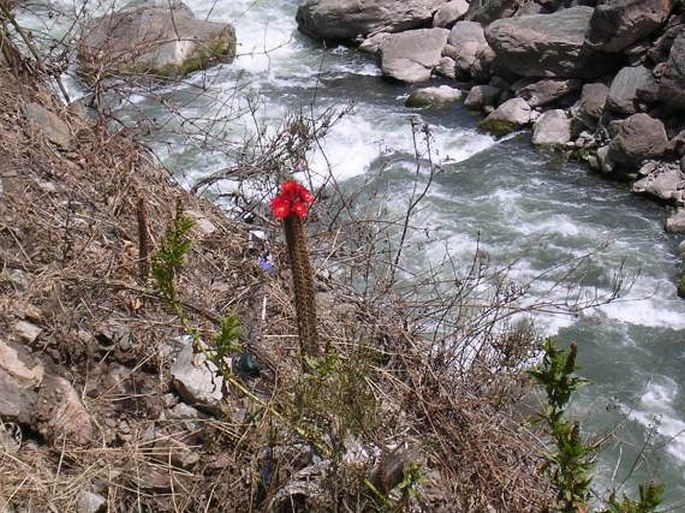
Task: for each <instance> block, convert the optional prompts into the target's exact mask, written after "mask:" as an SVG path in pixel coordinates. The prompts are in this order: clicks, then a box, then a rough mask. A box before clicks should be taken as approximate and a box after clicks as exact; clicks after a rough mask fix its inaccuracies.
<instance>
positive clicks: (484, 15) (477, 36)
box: [297, 0, 685, 296]
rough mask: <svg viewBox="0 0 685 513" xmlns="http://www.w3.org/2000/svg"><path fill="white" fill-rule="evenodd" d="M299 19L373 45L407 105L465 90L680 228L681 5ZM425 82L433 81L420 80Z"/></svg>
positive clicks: (384, 7)
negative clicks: (406, 91) (408, 87)
mask: <svg viewBox="0 0 685 513" xmlns="http://www.w3.org/2000/svg"><path fill="white" fill-rule="evenodd" d="M297 21H298V26H299V29H300V31H302V32H303V33H305V34H307V35H309V36H311V37H313V38H315V39H319V40H325V41H332V42H335V43H341V42H342V43H344V44H349V45H358V46H359V48H360V50H362V51H366V52H370V53H371V54H373V55H374V56H375V57H376V59H377V61H378V64H379V66H380V67H381V69H382V72H383V75H384V76H385V77H387V78H389V79H392V80H398V81H402V82H406V83H409V84H416V86H415V87H414V88H412V91H413V92H412V93H411V95H410V97H409V99H408V101H407V104H408V105H410V106H429V107H435V108H445V107H447V106H448V105H449V104H450V103H452V102H454V101H458V100H459V99H462V100H463V102H464V104H465V105H466V106H467V107H468V108H469V109H471V110H474V111H480V112H482V113H483V114H484V115H485V118H484V119H483V121H482V122H481V128H482V129H483V130H486V131H490V132H493V133H495V134H498V135H501V134H505V133H507V132H511V131H514V130H520V129H524V128H528V127H529V128H530V129H531V130H532V142H533V144H535V145H537V146H540V147H545V148H555V149H559V150H561V151H564V152H566V153H567V154H568V155H570V156H574V157H577V158H580V159H583V160H585V161H587V162H588V164H589V166H590V167H591V168H592V169H594V170H596V171H598V172H600V173H603V174H605V175H606V176H607V177H611V178H615V179H619V180H631V181H632V182H633V191H634V192H635V193H637V194H645V195H648V196H650V197H652V198H654V199H656V200H658V201H660V202H663V203H664V204H666V205H668V210H669V215H668V218H667V219H666V221H665V223H664V226H665V229H666V230H667V231H669V232H673V233H685V208H684V206H685V143H684V142H683V141H685V124H684V122H683V117H682V112H683V110H684V109H685V74H683V70H684V69H685V15H684V14H683V7H682V4H681V3H680V2H671V1H670V0H665V1H664V0H632V1H628V2H611V1H609V2H601V1H599V2H597V1H594V0H587V1H580V2H561V1H554V0H553V1H548V0H537V1H535V0H528V1H525V2H520V1H512V0H473V1H472V2H470V3H467V2H466V1H465V0H451V1H444V0H442V1H441V0H414V1H412V2H396V1H392V0H380V1H362V2H354V3H352V2H346V1H343V0H307V1H305V2H304V3H303V4H302V5H301V6H300V7H299V9H298V12H297ZM430 80H436V81H437V82H439V83H440V84H443V85H442V87H440V88H434V87H433V88H428V89H426V88H424V84H425V83H427V82H429V81H430ZM451 81H452V84H450V82H451ZM445 82H447V85H445ZM684 265H685V264H684ZM680 294H681V295H683V296H685V275H683V279H682V283H681V286H680Z"/></svg>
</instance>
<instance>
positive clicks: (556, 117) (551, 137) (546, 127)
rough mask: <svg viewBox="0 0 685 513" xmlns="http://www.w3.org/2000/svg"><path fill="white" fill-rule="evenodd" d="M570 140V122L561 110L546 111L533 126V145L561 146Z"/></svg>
mask: <svg viewBox="0 0 685 513" xmlns="http://www.w3.org/2000/svg"><path fill="white" fill-rule="evenodd" d="M570 140H571V120H570V119H569V117H568V116H567V115H566V112H564V111H563V110H561V109H554V110H548V111H547V112H544V113H543V114H542V116H540V117H539V118H538V119H537V121H536V122H535V125H534V126H533V144H535V145H537V146H562V145H564V144H566V143H567V142H569V141H570Z"/></svg>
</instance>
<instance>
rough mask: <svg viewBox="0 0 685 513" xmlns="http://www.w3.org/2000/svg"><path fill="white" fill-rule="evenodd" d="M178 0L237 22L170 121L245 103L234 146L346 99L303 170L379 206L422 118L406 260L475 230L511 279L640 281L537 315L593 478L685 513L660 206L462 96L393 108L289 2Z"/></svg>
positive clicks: (433, 253)
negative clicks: (565, 310) (563, 379)
mask: <svg viewBox="0 0 685 513" xmlns="http://www.w3.org/2000/svg"><path fill="white" fill-rule="evenodd" d="M187 3H188V5H189V6H190V7H191V8H192V9H193V10H194V11H195V13H196V14H197V16H198V17H200V18H202V17H209V18H210V19H213V20H220V21H227V22H231V23H233V24H234V26H235V27H236V32H237V38H238V44H239V46H238V53H239V56H238V57H237V59H236V61H235V62H234V63H233V64H231V65H224V66H218V67H215V68H213V69H211V70H209V71H207V72H198V73H196V74H194V75H193V76H192V77H190V79H189V80H188V81H187V82H188V83H187V84H186V85H175V86H174V87H170V88H168V89H164V90H161V91H157V94H158V95H159V96H160V97H162V98H164V99H165V100H166V101H167V102H168V103H169V104H171V105H173V106H174V108H175V109H178V112H179V113H180V114H181V115H182V117H184V118H196V119H197V120H201V119H203V118H210V117H216V116H218V115H223V113H224V111H226V112H230V113H235V112H238V111H240V108H242V107H245V106H246V105H251V106H253V109H252V110H253V112H254V113H253V114H249V115H244V116H242V117H240V118H238V119H231V120H230V121H228V120H227V121H226V123H225V125H224V127H225V128H226V129H227V131H228V133H229V134H230V137H231V138H232V139H233V140H236V141H240V140H241V139H242V138H245V137H248V136H249V135H250V134H251V133H252V132H253V131H254V126H255V121H257V122H258V123H259V124H260V125H261V124H264V125H267V126H268V125H277V124H278V122H279V120H280V119H282V118H283V116H284V115H285V114H286V113H287V112H289V111H293V110H297V109H301V108H304V109H310V108H311V109H314V110H315V111H317V112H321V111H323V110H324V109H325V108H327V107H344V106H345V105H348V104H350V103H351V102H353V103H354V105H355V107H354V110H353V111H352V112H351V113H350V114H347V115H346V116H345V117H343V118H342V119H341V120H340V121H339V122H338V123H337V124H336V125H335V126H334V127H333V129H332V130H331V131H330V133H329V134H328V135H327V136H326V137H325V139H324V140H323V141H322V149H323V152H322V151H314V152H312V154H311V155H310V165H311V167H312V169H313V171H314V172H315V173H317V172H318V173H320V174H322V175H325V174H326V173H327V172H328V170H329V169H330V170H331V171H332V173H333V175H334V176H335V177H336V178H337V179H338V180H339V181H340V182H341V183H342V186H343V188H346V189H347V190H350V191H351V190H354V189H355V188H357V187H359V186H360V185H361V184H362V183H364V182H365V181H367V180H369V179H370V178H371V177H373V179H374V180H376V181H377V182H378V183H377V184H376V185H377V187H378V188H379V190H381V198H383V199H384V200H385V201H386V202H387V204H388V208H390V209H391V210H392V209H393V208H394V209H396V210H397V211H398V212H399V211H401V209H402V208H405V206H406V197H407V195H408V192H409V190H410V187H411V186H412V184H413V179H412V176H413V175H412V169H413V165H414V164H413V159H412V154H413V146H412V138H411V128H410V119H411V118H412V117H413V116H419V117H420V118H421V119H422V121H424V122H426V123H428V124H429V126H430V128H431V132H432V134H433V138H434V143H433V144H434V147H433V149H434V152H435V158H436V159H437V160H440V161H441V162H443V165H442V171H441V172H440V173H439V174H438V175H437V176H436V177H435V181H434V183H433V185H432V186H431V189H430V191H429V194H428V196H427V198H426V199H425V200H424V203H423V204H422V209H421V211H420V212H419V213H418V214H417V218H416V219H415V220H414V222H415V223H416V224H418V225H420V226H423V227H425V233H427V234H429V235H428V236H427V237H426V239H425V240H424V241H423V244H422V245H421V246H419V247H418V249H414V250H413V253H411V254H410V255H409V256H410V258H411V260H412V264H413V266H414V267H417V268H421V267H422V266H428V265H430V264H431V263H433V262H435V261H437V260H439V259H440V258H441V257H442V256H443V254H444V253H445V251H447V252H449V253H450V254H451V255H452V256H453V257H454V258H457V259H464V260H467V259H469V258H471V257H472V255H473V253H474V251H475V249H476V244H477V243H478V241H479V240H480V245H481V248H482V249H483V248H484V249H485V250H486V251H487V252H488V254H489V255H490V256H491V259H492V261H501V262H503V263H505V262H510V261H516V264H515V266H514V271H513V272H514V273H518V274H519V275H520V276H530V275H533V274H536V273H539V272H541V271H543V270H545V269H548V268H549V267H550V266H553V265H554V264H555V263H556V262H558V261H562V260H566V259H568V258H569V257H573V256H581V255H585V254H589V253H592V256H591V257H590V259H589V261H590V265H591V268H592V272H591V274H592V282H593V286H594V287H595V288H596V290H597V291H599V292H600V293H602V292H607V291H608V289H609V288H610V284H611V282H612V279H613V277H614V276H615V274H616V273H617V272H619V270H620V269H622V271H621V272H622V273H624V274H625V275H629V276H637V278H636V279H635V282H634V284H633V286H632V288H631V289H630V291H629V292H628V293H627V294H626V295H624V296H623V297H622V298H621V299H620V300H619V301H616V302H613V303H611V304H609V305H605V306H602V307H599V308H596V309H592V310H590V311H586V312H584V313H583V315H580V316H577V317H572V316H541V317H540V318H539V319H538V322H539V323H540V325H541V326H542V327H543V328H544V329H545V330H547V331H548V332H549V333H550V334H555V335H556V336H557V337H558V339H559V341H560V342H561V343H562V344H566V343H568V342H570V341H572V340H576V341H578V345H579V363H580V365H581V367H582V371H581V373H582V375H584V376H585V377H587V378H588V379H590V380H591V381H592V385H591V386H589V387H587V388H586V389H584V391H583V392H582V393H581V395H580V397H579V399H578V400H577V402H576V405H575V414H576V415H578V416H579V417H580V418H581V419H582V421H583V426H584V428H585V429H586V430H587V431H593V432H606V431H609V430H611V429H613V428H614V427H616V426H618V429H617V437H618V439H619V441H620V442H621V444H620V445H618V444H617V445H612V446H611V447H609V449H608V450H607V451H605V453H604V454H603V456H602V458H601V460H600V462H599V465H598V472H599V477H600V481H601V483H602V485H604V486H607V487H608V486H609V485H610V483H611V482H613V483H614V484H615V485H620V484H621V483H622V482H623V481H624V479H625V478H626V476H627V475H628V474H631V477H630V478H629V479H628V484H630V485H634V484H635V483H636V482H638V481H641V480H645V479H656V480H660V481H663V482H664V483H665V484H666V485H667V498H668V502H669V504H671V505H673V506H674V507H675V508H676V509H678V508H681V510H685V300H681V299H678V298H677V296H676V289H675V285H674V276H675V268H676V262H677V257H676V253H675V248H676V245H677V244H678V242H679V240H680V239H678V238H677V237H674V236H671V235H668V234H666V233H664V231H663V230H662V224H663V221H664V218H665V215H666V213H665V210H664V209H663V208H662V207H660V206H657V205H655V204H653V203H650V202H648V201H645V200H643V199H641V198H638V197H636V196H634V195H632V194H631V193H630V191H629V190H628V188H627V187H625V186H621V185H617V184H614V183H608V182H606V181H604V180H602V179H601V178H599V177H596V176H594V175H592V174H590V173H588V171H587V170H586V169H585V168H584V167H583V166H580V165H576V164H574V163H566V164H561V165H560V164H557V163H555V162H554V159H553V158H552V157H551V156H550V155H545V154H543V153H540V152H537V151H535V150H534V149H533V148H532V147H531V145H530V142H529V139H530V138H529V136H527V135H526V134H519V135H515V136H513V137H509V138H505V139H502V140H496V139H494V138H492V137H490V136H488V135H484V134H481V133H479V132H477V130H476V129H475V127H476V124H477V119H476V118H474V117H473V116H472V115H471V114H469V113H468V112H467V111H466V110H465V109H464V107H463V106H462V105H461V104H456V105H455V106H453V107H451V108H449V109H447V110H444V111H440V112H428V111H416V110H411V109H408V108H406V107H404V99H403V97H404V96H405V95H406V94H407V91H408V90H409V88H408V87H407V86H404V85H397V84H389V83H387V82H385V81H383V80H382V79H381V77H380V73H379V70H378V69H377V67H376V65H375V63H374V62H373V60H372V59H371V58H370V57H369V56H367V55H364V54H361V53H359V52H357V51H356V50H353V49H345V48H332V49H330V48H329V49H326V48H323V47H322V46H321V45H319V44H317V43H315V42H313V41H310V40H309V39H307V38H306V37H304V36H302V35H301V34H299V33H297V30H296V24H295V11H296V8H297V1H296V0H282V1H280V2H273V1H267V0H234V1H231V2H213V1H210V0H190V1H188V2H187ZM71 87H72V90H73V91H78V90H79V88H78V87H77V86H76V84H75V83H71ZM199 87H209V88H210V90H211V91H212V94H213V96H215V99H214V100H209V99H207V97H206V96H201V95H198V94H197V91H198V88H199ZM81 91H83V90H82V89H81ZM130 100H131V105H133V107H130V106H129V107H127V108H124V109H123V112H125V113H126V115H128V116H130V117H131V118H132V119H133V120H140V119H143V118H154V119H155V123H156V125H157V126H158V127H160V126H161V127H165V126H167V127H170V128H172V129H173V128H177V127H178V125H179V121H178V119H179V116H178V115H177V114H171V113H170V112H169V111H168V110H164V109H161V108H160V107H159V104H158V103H157V102H155V101H153V100H151V99H150V98H149V97H148V96H146V95H142V94H140V95H134V96H132V97H131V98H130ZM198 123H200V124H201V123H202V121H198ZM218 125H221V123H219V124H218ZM216 126H217V124H216V123H215V127H216ZM172 132H173V130H170V131H169V133H170V134H172ZM152 145H153V147H154V148H155V149H156V151H157V153H158V154H159V155H160V156H161V158H162V160H163V162H164V164H165V165H166V166H167V167H168V168H169V169H171V170H172V171H173V172H174V173H175V174H176V176H177V177H178V178H179V180H180V181H181V182H182V183H185V184H187V185H189V184H192V183H194V182H195V181H196V180H197V179H199V178H201V177H203V176H207V174H208V173H211V172H213V171H215V170H217V169H220V168H221V167H223V166H225V165H227V162H228V161H227V158H228V157H227V153H225V152H222V151H216V150H215V151H210V150H207V149H204V150H202V149H198V148H197V147H196V146H194V145H189V144H184V143H183V141H182V140H180V139H179V138H178V137H174V136H173V135H169V136H168V137H167V136H166V135H164V134H163V132H155V133H154V139H153V141H152ZM324 155H325V157H324ZM329 166H330V167H329ZM381 168H382V169H383V173H382V174H379V171H380V169H381ZM600 247H601V248H602V249H601V251H596V250H597V249H598V248H600ZM555 279H558V277H555V276H553V274H552V275H550V276H547V277H544V278H542V279H541V280H540V283H539V287H540V293H541V294H542V293H543V291H544V289H545V280H549V283H550V284H551V283H552V282H554V280H555ZM618 463H620V465H618V466H617V464H618ZM631 488H632V486H631ZM622 490H623V491H626V489H625V488H624V489H622Z"/></svg>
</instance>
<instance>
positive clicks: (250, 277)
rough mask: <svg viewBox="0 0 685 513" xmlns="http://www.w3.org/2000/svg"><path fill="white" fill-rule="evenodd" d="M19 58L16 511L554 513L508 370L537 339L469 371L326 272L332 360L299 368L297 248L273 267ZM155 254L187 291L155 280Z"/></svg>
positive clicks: (2, 106) (2, 109)
mask: <svg viewBox="0 0 685 513" xmlns="http://www.w3.org/2000/svg"><path fill="white" fill-rule="evenodd" d="M5 48H7V47H5ZM14 50H15V53H13V54H12V56H13V57H17V59H15V60H13V64H14V65H13V66H9V65H8V64H7V63H6V62H2V64H1V65H0V80H1V81H2V83H3V86H4V87H3V95H2V97H0V141H2V144H0V158H2V161H3V168H2V170H0V219H1V224H0V247H1V248H2V249H1V250H0V262H1V263H2V267H1V270H0V389H1V391H2V393H1V394H0V420H1V422H0V509H1V510H2V511H7V512H12V513H33V512H42V511H60V512H65V513H69V512H78V513H98V512H104V511H120V512H129V511H156V512H164V511H174V512H177V511H187V512H197V511H210V512H211V511H221V512H227V511H236V512H243V511H255V510H261V511H274V512H276V511H278V512H289V511H335V510H336V508H339V507H341V506H340V505H341V504H342V505H344V506H343V507H344V508H347V509H349V510H355V509H354V508H357V510H360V511H375V510H382V509H385V508H387V507H388V505H389V504H394V505H398V507H402V508H404V510H407V511H431V512H440V511H443V512H448V511H449V512H453V511H455V508H458V510H459V511H464V512H468V511H491V510H492V511H514V510H515V511H521V512H525V511H530V512H533V511H540V510H541V509H544V508H549V507H551V504H552V503H553V493H552V492H551V490H550V488H549V484H548V483H547V482H546V480H545V478H544V477H543V476H542V475H540V473H539V471H538V469H539V467H540V465H541V464H542V458H541V457H540V456H538V454H541V449H542V447H539V446H538V442H537V438H536V437H535V436H534V435H532V434H531V433H530V432H529V431H528V429H523V428H522V427H521V423H520V416H521V415H522V414H524V415H528V414H527V413H524V409H523V407H522V405H521V404H520V402H519V399H520V398H521V396H523V395H525V394H526V393H527V392H529V391H530V386H529V384H528V383H527V382H526V381H525V379H524V378H523V377H522V376H521V375H520V374H519V373H518V372H513V369H515V368H517V367H518V364H516V363H514V362H516V361H519V358H525V357H526V356H525V355H527V354H528V351H529V350H530V347H528V344H531V345H534V344H535V343H536V341H535V339H534V337H532V336H524V335H525V334H523V333H518V334H517V335H516V337H515V338H512V337H509V335H507V334H506V333H503V334H502V335H501V341H500V337H499V336H497V337H495V338H496V339H497V340H495V339H493V341H492V344H493V346H492V348H491V349H488V350H487V351H483V355H484V356H483V357H484V358H485V360H483V365H484V367H483V370H481V369H480V367H479V366H475V365H474V371H473V373H471V372H464V367H461V366H459V365H457V364H452V363H447V362H451V361H452V360H449V358H455V355H454V354H453V353H454V349H453V347H457V345H454V344H445V345H444V348H443V349H440V348H439V347H436V346H435V345H434V342H433V341H431V340H424V339H422V338H421V337H420V336H418V335H417V334H416V333H412V332H411V331H410V329H409V328H408V326H409V323H408V321H407V317H406V316H407V315H409V314H405V313H403V312H404V308H405V305H395V303H394V301H395V300H394V299H393V298H392V297H384V296H380V295H379V296H378V298H379V299H378V304H376V303H375V302H374V303H371V302H369V301H366V300H363V299H361V298H359V297H357V296H356V295H355V294H354V293H353V292H352V290H351V289H350V288H346V287H344V286H341V285H340V284H337V283H336V282H333V281H332V280H330V279H329V280H326V281H323V280H317V303H318V309H319V311H318V319H319V330H320V333H321V334H322V337H323V338H324V339H325V341H326V344H327V349H328V359H327V360H326V361H323V362H318V365H319V366H317V367H313V370H312V372H309V373H306V374H305V373H303V372H302V370H301V358H300V355H299V354H298V350H297V347H298V344H297V341H296V339H297V335H296V328H295V325H296V323H295V318H294V311H293V304H292V299H291V298H292V291H291V287H290V279H289V275H288V270H287V268H288V261H287V258H286V251H285V250H284V248H282V247H281V246H280V245H279V244H277V243H274V244H273V245H272V247H271V251H272V258H273V260H272V264H273V266H274V267H273V268H271V267H269V268H265V267H264V266H263V265H261V264H260V261H259V259H258V254H259V251H257V254H255V240H254V235H255V234H254V233H252V236H251V233H250V232H251V230H252V229H253V228H254V227H253V226H250V225H247V224H246V223H244V222H243V221H242V220H240V219H231V218H227V217H226V216H224V215H223V213H222V212H221V211H219V209H218V208H217V207H216V206H215V205H214V204H212V203H211V202H209V201H205V200H202V199H199V198H197V197H196V196H194V195H193V194H191V193H189V192H187V191H185V190H183V189H182V188H181V187H179V186H178V185H177V184H175V183H174V182H173V181H172V180H170V179H169V177H168V176H167V174H166V173H165V172H164V170H162V169H161V168H160V167H159V166H158V164H157V163H156V161H155V159H154V158H153V157H152V155H151V154H150V153H149V152H148V151H146V150H145V149H144V148H142V147H141V146H139V145H138V144H136V143H135V141H133V140H132V137H131V135H130V132H129V131H128V130H127V129H123V130H121V131H116V132H114V131H112V130H111V127H109V128H108V127H107V126H106V123H104V122H102V120H101V119H98V120H91V119H90V118H89V117H88V116H87V115H86V114H85V113H84V111H83V109H82V108H81V107H79V106H78V105H76V104H74V105H71V106H69V107H65V105H64V104H63V103H62V101H60V100H59V99H57V98H55V97H54V95H53V94H52V93H51V92H50V90H49V89H48V88H47V87H46V85H45V81H44V80H43V79H45V76H44V75H41V74H40V73H38V74H35V70H36V69H37V66H36V65H35V63H34V65H33V66H28V65H26V64H28V63H31V61H30V59H29V58H26V57H24V58H18V57H19V56H20V54H19V51H18V50H17V49H16V48H14ZM315 208H317V207H315ZM320 208H323V207H320ZM188 219H189V220H190V221H191V222H190V223H188V222H187V221H186V220H188ZM264 223H265V226H263V227H262V228H264V229H265V230H266V231H267V232H269V233H270V234H271V235H272V236H273V237H272V238H274V239H275V236H276V234H278V233H279V231H280V230H279V228H280V227H279V226H278V225H277V223H275V222H272V223H269V222H268V221H266V220H265V221H264ZM181 226H187V227H189V231H187V232H186V231H183V230H182V229H181V228H180V227H181ZM351 230H352V231H354V230H356V228H354V227H352V228H351ZM358 231H360V232H361V230H358ZM174 234H175V235H174ZM327 236H328V237H330V238H331V239H332V244H331V246H330V247H334V248H336V251H338V250H339V249H340V248H339V241H338V236H339V234H338V233H334V234H328V235H327V234H325V233H323V234H319V235H318V237H317V239H316V240H317V246H316V248H319V251H320V253H321V254H317V252H314V256H315V257H317V256H318V257H321V258H326V259H330V258H331V255H333V253H334V252H333V251H329V249H327V248H328V246H326V243H325V241H326V237H327ZM185 237H187V241H188V246H186V245H185V242H179V238H180V239H183V240H185ZM173 241H176V243H175V244H176V245H174V242H173ZM181 247H182V248H185V249H184V250H183V251H181V250H180V249H179V248H181ZM320 248H324V249H320ZM175 251H178V252H180V260H178V261H175V262H176V263H174V264H173V265H172V264H170V263H169V258H171V257H169V252H171V253H174V252H175ZM174 254H176V253H174ZM164 255H166V256H164ZM172 256H173V255H172ZM176 256H177V257H178V255H176ZM355 258H356V257H355ZM160 262H167V264H166V265H167V266H171V267H165V268H164V269H166V270H167V271H170V273H171V274H170V276H171V280H172V283H173V289H174V290H175V292H174V294H173V297H170V296H169V293H168V289H162V288H161V287H160V282H159V281H157V278H154V277H153V276H150V267H148V264H150V263H152V264H153V273H152V274H153V275H154V273H155V272H158V271H154V268H155V267H154V266H155V265H157V266H159V265H164V264H163V263H160ZM262 264H263V263H262ZM369 267H373V264H369ZM157 269H159V267H157ZM166 276H169V274H168V273H167V274H166ZM470 283H471V282H469V280H468V277H467V278H466V279H465V281H464V285H463V286H464V287H465V290H467V289H466V288H467V287H471V286H472V285H471V284H470ZM167 285H168V283H167ZM164 290H166V294H165V293H164ZM236 321H237V323H238V324H239V329H240V331H241V332H242V333H237V332H236V331H235V329H234V328H236V326H235V322H236ZM484 329H485V328H484ZM469 333H472V332H471V331H470V330H469ZM498 341H499V342H498ZM500 342H501V343H500ZM467 343H468V342H467ZM505 347H506V348H507V349H506V350H504V349H501V348H505ZM212 362H219V363H220V365H221V371H220V372H219V369H218V368H217V367H216V366H214V365H213V363H212ZM497 362H499V363H497ZM315 363H317V362H315ZM490 365H499V366H502V368H505V369H509V370H508V371H506V372H501V373H497V374H496V375H495V377H494V379H493V375H492V374H491V372H490V371H489V370H488V369H489V366H490ZM475 367H478V368H477V369H476V368H475ZM510 371H511V372H510ZM526 411H528V410H526ZM400 484H401V485H402V486H399V485H400Z"/></svg>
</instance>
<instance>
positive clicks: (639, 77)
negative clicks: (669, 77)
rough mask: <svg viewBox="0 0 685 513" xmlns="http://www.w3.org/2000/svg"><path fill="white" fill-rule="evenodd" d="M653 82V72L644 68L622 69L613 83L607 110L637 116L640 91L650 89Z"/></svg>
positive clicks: (630, 67) (631, 67)
mask: <svg viewBox="0 0 685 513" xmlns="http://www.w3.org/2000/svg"><path fill="white" fill-rule="evenodd" d="M653 80H654V79H653V77H652V72H651V71H649V70H648V69H647V68H645V67H644V66H629V67H626V68H622V69H621V70H620V71H619V72H618V73H617V74H616V76H615V77H614V79H613V80H612V81H611V87H610V88H609V96H608V97H607V108H608V109H609V110H613V111H614V112H618V113H620V114H635V113H636V112H637V110H638V109H637V100H638V90H640V89H645V88H648V87H649V86H650V84H651V83H652V82H653Z"/></svg>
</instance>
